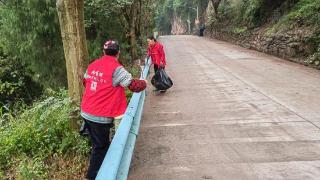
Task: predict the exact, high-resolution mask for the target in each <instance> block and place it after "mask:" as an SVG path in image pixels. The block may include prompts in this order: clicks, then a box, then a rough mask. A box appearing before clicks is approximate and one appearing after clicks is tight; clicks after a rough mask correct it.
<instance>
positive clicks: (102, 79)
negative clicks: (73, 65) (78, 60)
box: [81, 56, 127, 117]
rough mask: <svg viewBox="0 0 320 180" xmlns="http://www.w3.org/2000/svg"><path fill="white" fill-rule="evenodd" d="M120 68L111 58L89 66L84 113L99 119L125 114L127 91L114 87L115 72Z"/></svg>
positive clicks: (82, 105) (99, 60)
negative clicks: (113, 76)
mask: <svg viewBox="0 0 320 180" xmlns="http://www.w3.org/2000/svg"><path fill="white" fill-rule="evenodd" d="M119 66H121V65H120V64H119V62H118V61H117V60H116V58H114V57H111V56H103V57H101V58H100V59H98V60H95V61H94V62H93V63H91V64H90V65H89V67H88V69H87V76H86V78H85V91H84V94H83V98H82V103H81V110H82V112H85V113H87V114H90V115H93V116H98V117H117V116H120V115H123V114H124V113H125V111H126V108H127V101H126V94H125V89H124V88H123V87H121V86H117V87H113V86H112V75H113V72H114V71H115V70H116V68H118V67H119Z"/></svg>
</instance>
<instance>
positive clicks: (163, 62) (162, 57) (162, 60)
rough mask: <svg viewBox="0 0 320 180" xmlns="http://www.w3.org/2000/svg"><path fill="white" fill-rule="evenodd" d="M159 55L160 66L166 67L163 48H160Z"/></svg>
mask: <svg viewBox="0 0 320 180" xmlns="http://www.w3.org/2000/svg"><path fill="white" fill-rule="evenodd" d="M159 55H160V65H163V66H166V65H167V63H166V54H165V52H164V50H163V46H160V48H159Z"/></svg>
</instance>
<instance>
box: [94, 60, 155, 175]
mask: <svg viewBox="0 0 320 180" xmlns="http://www.w3.org/2000/svg"><path fill="white" fill-rule="evenodd" d="M150 65H151V62H150V59H146V63H145V67H144V69H143V71H142V74H141V78H142V79H146V78H147V76H148V74H149V69H150ZM145 96H146V91H145V90H144V91H142V92H140V93H134V94H133V96H132V98H131V100H130V103H129V105H128V108H127V110H126V112H125V115H124V117H123V118H122V120H121V123H120V126H119V128H118V130H117V132H116V134H115V136H114V138H113V140H112V142H111V145H110V147H109V150H108V152H107V154H106V156H105V158H104V161H103V163H102V165H101V168H100V170H99V172H98V175H97V177H96V180H125V179H127V177H128V173H129V168H130V163H131V158H132V154H133V150H134V146H135V143H136V139H137V136H138V132H139V127H140V121H141V116H142V111H143V105H144V100H145Z"/></svg>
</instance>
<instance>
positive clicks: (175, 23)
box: [171, 16, 187, 35]
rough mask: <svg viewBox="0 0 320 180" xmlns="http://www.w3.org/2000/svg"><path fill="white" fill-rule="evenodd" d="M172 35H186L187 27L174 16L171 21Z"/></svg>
mask: <svg viewBox="0 0 320 180" xmlns="http://www.w3.org/2000/svg"><path fill="white" fill-rule="evenodd" d="M171 24H172V30H171V34H172V35H181V34H186V33H187V25H186V23H184V22H183V21H182V19H181V18H180V17H177V16H174V17H173V20H172V23H171Z"/></svg>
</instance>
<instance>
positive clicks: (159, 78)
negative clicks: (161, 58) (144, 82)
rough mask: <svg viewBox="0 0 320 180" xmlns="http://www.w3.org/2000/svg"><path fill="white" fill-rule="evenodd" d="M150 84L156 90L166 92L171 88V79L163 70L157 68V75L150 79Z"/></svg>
mask: <svg viewBox="0 0 320 180" xmlns="http://www.w3.org/2000/svg"><path fill="white" fill-rule="evenodd" d="M151 84H152V85H153V86H154V87H155V88H156V89H157V90H167V89H169V88H171V87H172V86H173V82H172V80H171V78H170V77H169V76H168V75H167V73H166V71H165V70H164V69H163V68H161V67H160V68H159V69H158V71H157V73H156V74H155V75H154V76H153V77H152V79H151Z"/></svg>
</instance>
